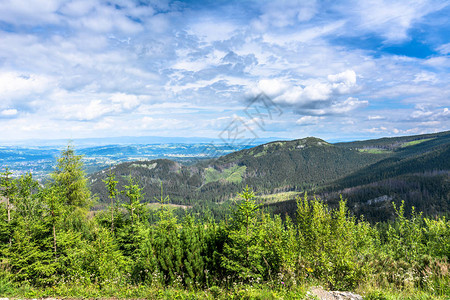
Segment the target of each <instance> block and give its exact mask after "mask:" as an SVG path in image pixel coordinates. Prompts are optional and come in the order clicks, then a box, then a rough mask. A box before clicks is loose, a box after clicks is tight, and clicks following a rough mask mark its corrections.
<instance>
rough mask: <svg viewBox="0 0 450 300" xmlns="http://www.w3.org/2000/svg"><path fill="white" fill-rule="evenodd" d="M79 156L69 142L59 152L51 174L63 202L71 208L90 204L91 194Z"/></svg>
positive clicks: (84, 206)
mask: <svg viewBox="0 0 450 300" xmlns="http://www.w3.org/2000/svg"><path fill="white" fill-rule="evenodd" d="M81 158H82V156H81V155H76V154H75V150H74V149H73V147H72V146H71V145H70V144H69V145H68V146H67V148H66V149H64V150H63V151H62V152H61V156H60V157H59V158H58V159H57V165H56V168H55V171H54V172H53V173H52V174H51V177H52V179H53V180H54V184H55V185H57V186H59V187H60V191H61V192H62V194H61V196H62V197H63V199H64V203H65V204H66V205H68V206H69V208H70V209H72V210H73V209H75V208H76V207H81V208H86V207H88V206H89V204H90V197H91V194H90V191H89V187H88V185H87V179H86V174H85V172H84V170H83V163H82V161H81Z"/></svg>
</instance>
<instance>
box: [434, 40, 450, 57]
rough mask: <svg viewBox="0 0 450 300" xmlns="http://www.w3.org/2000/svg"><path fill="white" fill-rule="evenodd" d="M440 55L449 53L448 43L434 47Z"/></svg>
mask: <svg viewBox="0 0 450 300" xmlns="http://www.w3.org/2000/svg"><path fill="white" fill-rule="evenodd" d="M436 50H437V51H439V52H440V53H441V54H442V55H447V54H449V53H450V43H447V44H443V45H440V46H439V47H437V48H436Z"/></svg>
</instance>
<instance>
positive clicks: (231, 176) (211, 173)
mask: <svg viewBox="0 0 450 300" xmlns="http://www.w3.org/2000/svg"><path fill="white" fill-rule="evenodd" d="M246 169H247V167H246V166H241V167H239V166H233V167H231V168H228V169H225V170H223V171H222V172H219V171H218V170H216V169H214V168H207V169H206V170H205V181H206V183H210V182H215V181H219V180H224V181H226V182H229V183H240V182H241V181H242V177H243V176H244V174H245V170H246Z"/></svg>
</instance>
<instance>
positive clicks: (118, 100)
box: [0, 0, 450, 142]
mask: <svg viewBox="0 0 450 300" xmlns="http://www.w3.org/2000/svg"><path fill="white" fill-rule="evenodd" d="M449 16H450V1H421V0H400V1H397V0H386V1H384V0H377V1H371V0H367V1H359V0H356V1H314V0H311V1H305V0H303V1H290V0H286V1H261V0H255V1H232V0H227V1H223V0H216V1H213V0H211V1H206V0H205V1H162V0H161V1H144V0H140V1H134V0H122V1H120V0H117V1H116V0H111V1H100V0H86V1H84V0H27V1H17V0H0V130H1V134H0V142H1V141H12V140H24V139H25V140H26V139H66V138H67V139H77V138H97V137H117V136H172V137H207V138H221V139H223V140H226V141H235V140H236V138H237V139H239V138H248V139H251V138H256V137H258V138H267V137H277V138H284V139H297V138H303V137H307V136H316V137H320V138H323V139H325V140H355V139H370V138H378V137H384V136H400V135H413V134H422V133H432V132H437V131H445V130H449V129H450V126H449V125H450V110H449V109H450V88H449V87H450V75H449V74H450V18H449Z"/></svg>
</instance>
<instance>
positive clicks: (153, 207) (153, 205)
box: [147, 202, 192, 210]
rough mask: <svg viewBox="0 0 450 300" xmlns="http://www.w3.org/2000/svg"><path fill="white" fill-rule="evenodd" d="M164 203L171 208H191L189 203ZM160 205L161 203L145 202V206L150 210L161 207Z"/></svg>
mask: <svg viewBox="0 0 450 300" xmlns="http://www.w3.org/2000/svg"><path fill="white" fill-rule="evenodd" d="M164 205H167V206H169V207H172V208H182V209H188V208H192V206H191V205H181V204H172V203H165V204H164ZM161 206H162V204H161V203H157V202H152V203H147V207H148V208H149V209H151V210H158V209H160V208H161Z"/></svg>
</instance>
